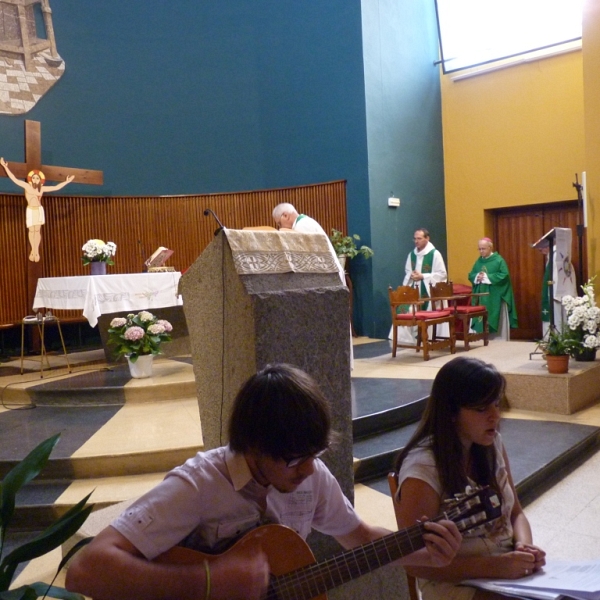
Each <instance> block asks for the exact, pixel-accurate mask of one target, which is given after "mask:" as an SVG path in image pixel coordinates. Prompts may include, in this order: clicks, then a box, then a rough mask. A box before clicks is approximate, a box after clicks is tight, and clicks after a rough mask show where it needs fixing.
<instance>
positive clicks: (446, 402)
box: [395, 356, 506, 496]
mask: <svg viewBox="0 0 600 600" xmlns="http://www.w3.org/2000/svg"><path fill="white" fill-rule="evenodd" d="M505 387H506V381H505V379H504V377H503V376H502V375H501V374H500V373H499V372H498V370H497V369H496V367H494V366H493V365H490V364H487V363H484V362H483V361H481V360H478V359H476V358H467V357H462V356H461V357H458V358H455V359H453V360H451V361H450V362H448V363H446V364H445V365H444V366H443V367H442V368H441V369H440V370H439V372H438V374H437V375H436V377H435V379H434V381H433V386H432V388H431V395H430V396H429V400H428V402H427V406H426V408H425V412H424V413H423V417H422V418H421V421H420V423H419V425H418V427H417V430H416V431H415V433H414V434H413V436H412V438H411V439H410V441H409V442H408V444H407V445H406V446H405V447H404V448H403V449H402V450H401V452H400V454H399V455H398V457H397V458H396V465H395V468H396V472H399V471H400V467H401V466H402V462H403V461H404V459H405V458H406V456H407V455H408V453H409V452H410V451H411V450H412V449H413V448H414V447H415V446H417V445H419V444H420V443H421V442H423V441H424V440H427V439H428V438H430V444H431V446H430V447H431V450H432V452H433V455H434V457H435V463H436V465H437V468H438V474H439V477H440V481H441V484H442V489H443V490H444V493H445V494H447V495H448V496H452V495H453V494H456V493H459V492H464V489H465V486H466V485H467V483H468V481H467V475H468V474H467V473H466V471H465V466H464V463H463V450H462V444H461V441H460V438H459V436H458V431H457V427H456V419H457V417H458V413H459V412H460V409H461V408H471V409H477V408H484V407H486V406H488V405H489V404H491V403H492V402H496V401H498V400H501V399H502V396H503V395H504V389H505ZM471 464H472V474H473V479H474V480H475V482H476V483H478V484H480V485H490V486H492V487H493V488H495V489H496V491H498V492H500V490H499V489H498V482H497V481H496V453H495V450H494V446H482V445H480V444H473V445H472V446H471Z"/></svg>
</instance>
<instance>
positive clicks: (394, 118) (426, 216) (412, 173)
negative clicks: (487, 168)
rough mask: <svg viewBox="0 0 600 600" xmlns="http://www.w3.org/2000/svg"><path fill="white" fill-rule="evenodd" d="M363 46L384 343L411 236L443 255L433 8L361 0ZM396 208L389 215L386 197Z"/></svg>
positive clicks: (374, 325) (376, 300) (376, 324)
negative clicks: (423, 237)
mask: <svg viewBox="0 0 600 600" xmlns="http://www.w3.org/2000/svg"><path fill="white" fill-rule="evenodd" d="M363 46H364V63H365V83H366V109H367V112H366V114H367V138H368V161H369V199H370V203H369V207H368V208H369V217H370V222H371V242H372V248H373V250H374V251H375V256H374V257H373V259H372V260H373V266H372V269H373V275H372V294H371V296H370V297H369V298H368V299H365V300H364V302H365V305H367V304H368V305H369V306H370V307H371V311H370V315H371V317H372V320H371V321H370V323H369V325H368V328H369V334H370V335H372V336H373V337H387V334H388V331H389V328H390V323H391V316H390V309H389V303H388V295H387V288H388V286H389V285H392V286H393V287H396V286H398V285H401V284H402V279H403V278H404V264H405V261H406V256H407V254H408V253H409V252H410V251H411V250H412V248H413V247H414V245H413V243H412V238H413V232H414V230H415V229H416V228H418V227H425V228H427V229H429V231H430V232H431V241H432V243H433V244H434V245H435V246H436V247H437V248H438V249H439V250H440V251H441V252H442V254H443V255H444V256H445V255H446V220H445V210H444V168H443V149H442V116H441V95H440V94H441V92H440V81H439V67H437V66H434V65H433V62H434V61H435V60H437V58H438V42H437V28H436V21H435V6H434V2H433V0H431V1H430V2H412V1H408V0H405V1H401V2H399V1H397V0H363ZM392 192H393V194H394V195H395V196H397V197H399V198H400V201H401V205H400V208H389V207H388V206H387V198H388V197H389V196H390V194H391V193H392Z"/></svg>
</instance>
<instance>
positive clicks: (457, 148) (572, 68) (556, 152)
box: [441, 0, 600, 283]
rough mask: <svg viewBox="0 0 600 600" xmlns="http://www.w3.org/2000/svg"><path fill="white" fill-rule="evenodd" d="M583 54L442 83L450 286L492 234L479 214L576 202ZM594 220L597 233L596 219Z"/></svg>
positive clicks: (461, 279)
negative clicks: (569, 201)
mask: <svg viewBox="0 0 600 600" xmlns="http://www.w3.org/2000/svg"><path fill="white" fill-rule="evenodd" d="M588 1H591V0H588ZM582 54H583V53H582V52H580V51H577V52H571V53H569V54H563V55H560V56H554V57H550V58H546V59H542V60H537V61H535V62H531V63H528V64H522V65H516V66H513V67H509V68H505V69H503V70H500V71H494V72H491V73H487V74H482V75H479V76H476V77H472V78H470V79H464V80H462V81H455V82H453V81H452V80H451V79H450V76H449V75H442V76H441V78H442V122H443V134H444V171H445V179H446V181H445V193H446V223H447V235H448V270H449V277H450V279H451V280H452V281H454V282H457V283H467V273H468V272H469V271H470V270H471V267H472V266H473V263H474V261H475V259H476V258H477V256H478V254H477V240H478V239H479V238H481V237H483V236H484V235H487V236H490V237H491V236H492V234H493V232H492V230H491V229H490V223H489V222H486V219H485V217H484V210H486V209H493V208H501V207H511V206H521V205H527V204H539V203H544V202H557V201H561V200H572V199H575V198H576V197H577V193H576V190H575V189H574V188H573V185H572V184H573V182H574V181H575V173H579V174H581V172H582V171H584V170H585V160H584V158H585V139H584V86H583V58H582ZM599 58H600V54H599ZM598 72H599V71H598V70H596V73H598ZM596 85H600V83H598V82H597V83H596ZM586 100H587V98H586ZM596 101H597V102H600V100H598V95H596ZM599 112H600V111H598V110H597V111H596V115H598V114H599ZM599 126H600V124H599ZM596 139H597V140H598V141H600V136H597V138H596ZM597 156H600V151H599V153H598V155H597ZM596 162H598V161H596ZM598 175H599V177H600V173H599V174H598ZM597 196H598V197H600V181H599V185H598V192H597ZM598 220H599V223H598V228H599V234H600V215H599V219H598ZM488 221H489V219H488ZM533 241H535V240H519V242H522V243H524V244H525V243H530V242H533ZM591 272H593V271H592V270H590V273H591Z"/></svg>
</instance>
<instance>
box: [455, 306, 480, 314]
mask: <svg viewBox="0 0 600 600" xmlns="http://www.w3.org/2000/svg"><path fill="white" fill-rule="evenodd" d="M485 310H486V308H485V306H457V307H456V312H457V313H462V314H470V313H477V312H485Z"/></svg>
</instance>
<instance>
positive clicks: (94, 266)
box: [90, 261, 106, 275]
mask: <svg viewBox="0 0 600 600" xmlns="http://www.w3.org/2000/svg"><path fill="white" fill-rule="evenodd" d="M90 275H106V263H105V262H101V261H96V262H91V263H90Z"/></svg>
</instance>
